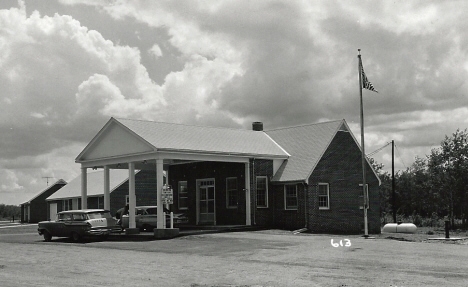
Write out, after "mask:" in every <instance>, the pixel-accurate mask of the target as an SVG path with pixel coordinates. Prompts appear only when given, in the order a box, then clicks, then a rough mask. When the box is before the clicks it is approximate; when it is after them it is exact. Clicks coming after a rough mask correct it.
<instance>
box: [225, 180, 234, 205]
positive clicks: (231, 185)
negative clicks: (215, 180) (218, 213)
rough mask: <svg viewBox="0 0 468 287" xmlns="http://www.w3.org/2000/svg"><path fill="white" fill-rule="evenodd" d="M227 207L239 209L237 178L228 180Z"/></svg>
mask: <svg viewBox="0 0 468 287" xmlns="http://www.w3.org/2000/svg"><path fill="white" fill-rule="evenodd" d="M226 207H227V208H237V177H228V178H226Z"/></svg>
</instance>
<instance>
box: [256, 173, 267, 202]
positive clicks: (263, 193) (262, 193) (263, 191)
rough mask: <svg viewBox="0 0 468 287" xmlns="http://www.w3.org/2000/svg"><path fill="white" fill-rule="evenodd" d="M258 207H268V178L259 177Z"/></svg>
mask: <svg viewBox="0 0 468 287" xmlns="http://www.w3.org/2000/svg"><path fill="white" fill-rule="evenodd" d="M256 179H257V180H256V181H257V207H268V183H267V177H266V176H257V178H256Z"/></svg>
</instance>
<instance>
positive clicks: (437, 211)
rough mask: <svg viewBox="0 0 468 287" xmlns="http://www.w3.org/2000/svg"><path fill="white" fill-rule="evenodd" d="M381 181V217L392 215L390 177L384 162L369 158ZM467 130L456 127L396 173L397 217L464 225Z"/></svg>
mask: <svg viewBox="0 0 468 287" xmlns="http://www.w3.org/2000/svg"><path fill="white" fill-rule="evenodd" d="M371 162H372V164H373V166H374V167H375V168H376V170H377V172H378V173H379V176H380V179H381V181H382V185H381V189H380V196H381V198H380V199H381V213H382V217H385V216H387V217H388V215H389V214H392V211H393V206H392V201H393V199H392V178H391V174H389V173H388V172H383V171H382V168H383V165H381V164H379V163H376V162H375V161H373V160H371ZM467 191H468V132H467V130H466V129H465V130H460V129H458V130H457V131H456V132H454V133H453V134H452V135H451V136H447V135H446V136H445V139H444V140H443V141H442V142H441V145H440V147H437V148H434V149H432V150H431V152H430V154H429V155H426V156H425V157H416V158H415V161H414V163H412V164H411V166H410V167H408V168H406V170H404V171H399V172H397V173H396V174H395V192H396V198H395V207H396V210H397V214H398V215H399V216H405V217H408V216H412V218H413V219H415V218H419V220H422V219H421V218H432V219H438V218H444V217H447V218H449V219H450V221H451V223H452V226H454V225H455V222H459V223H460V224H462V225H464V226H465V227H466V226H467V216H468V214H467V211H468V192H467Z"/></svg>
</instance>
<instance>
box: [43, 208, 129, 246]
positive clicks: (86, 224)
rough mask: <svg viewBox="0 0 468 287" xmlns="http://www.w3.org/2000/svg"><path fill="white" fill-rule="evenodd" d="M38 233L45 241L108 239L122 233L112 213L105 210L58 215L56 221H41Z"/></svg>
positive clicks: (71, 211) (77, 211)
mask: <svg viewBox="0 0 468 287" xmlns="http://www.w3.org/2000/svg"><path fill="white" fill-rule="evenodd" d="M37 231H38V233H39V235H42V236H44V240H45V241H50V240H52V237H53V236H57V237H70V238H72V239H73V240H74V241H80V240H81V239H82V238H83V237H93V236H98V237H101V238H107V236H108V235H109V234H110V233H112V232H121V231H122V228H121V227H120V226H119V225H117V220H115V219H114V218H113V217H112V216H111V214H110V211H108V210H104V209H82V210H68V211H62V212H59V213H57V216H56V219H55V220H54V221H41V222H39V223H38V228H37Z"/></svg>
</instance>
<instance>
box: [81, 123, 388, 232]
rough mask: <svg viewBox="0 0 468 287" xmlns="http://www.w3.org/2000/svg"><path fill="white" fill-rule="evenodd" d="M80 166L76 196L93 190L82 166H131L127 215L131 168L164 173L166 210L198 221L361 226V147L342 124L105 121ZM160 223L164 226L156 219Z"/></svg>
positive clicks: (373, 201)
mask: <svg viewBox="0 0 468 287" xmlns="http://www.w3.org/2000/svg"><path fill="white" fill-rule="evenodd" d="M76 162H77V163H80V164H81V168H82V176H81V182H82V184H81V197H82V198H86V197H87V196H91V195H90V193H89V192H88V189H89V185H90V183H89V181H88V179H87V177H86V176H87V169H88V168H93V169H98V168H103V169H104V175H103V181H104V182H105V181H106V180H105V178H108V177H109V176H108V175H107V176H106V174H113V173H115V172H118V171H119V170H120V169H125V170H127V169H128V170H129V173H128V174H129V175H130V176H129V186H128V195H129V202H130V211H131V210H132V207H133V208H134V207H135V205H136V203H137V202H141V199H139V195H138V194H136V193H135V187H134V185H135V184H132V182H133V183H134V182H135V181H136V180H135V178H134V177H133V176H131V174H132V172H131V171H132V170H145V171H148V172H150V173H151V174H155V175H156V179H159V178H161V180H155V182H156V185H155V187H156V188H155V191H154V193H155V194H156V202H157V204H162V196H161V195H162V188H163V186H162V184H163V180H162V178H163V173H166V174H167V176H168V178H167V180H168V181H167V182H168V183H169V184H170V185H171V186H172V188H173V191H174V193H173V198H174V200H173V204H172V205H171V210H172V211H175V212H180V211H183V212H185V213H186V214H187V215H188V216H189V221H190V223H191V224H194V225H203V224H208V225H225V224H229V225H231V224H241V225H259V226H266V227H274V228H283V229H289V230H294V229H301V228H307V229H308V230H310V231H312V232H332V233H355V234H357V233H362V232H363V230H364V219H363V218H364V215H363V214H364V211H363V205H364V204H363V203H364V197H363V192H362V190H363V189H362V166H361V149H360V146H359V144H358V142H357V141H356V139H355V137H354V136H353V134H352V133H351V131H350V129H349V127H348V125H347V123H346V121H345V120H338V121H330V122H325V123H317V124H309V125H301V126H296V127H288V128H280V129H272V130H263V124H261V123H254V125H253V130H237V129H226V128H213V127H201V126H190V125H180V124H170V123H159V122H151V121H140V120H128V119H114V118H111V119H110V120H109V122H108V123H107V124H106V125H105V126H104V127H103V128H102V129H101V131H100V132H99V133H98V134H97V135H96V136H95V137H94V138H93V140H92V141H91V142H90V143H89V144H88V145H87V146H86V147H85V149H84V150H83V151H82V152H81V153H80V155H79V156H78V157H77V158H76ZM366 165H367V166H366V169H367V171H368V172H367V177H366V185H367V186H368V200H367V202H368V203H369V205H368V210H367V211H368V227H369V232H370V233H379V232H380V219H379V214H380V212H379V208H380V204H379V185H380V180H379V178H378V177H377V175H376V173H375V171H374V170H373V168H372V166H371V165H370V164H369V162H367V163H366ZM103 186H108V184H107V185H106V184H105V183H104V184H103ZM132 186H133V187H132ZM101 188H102V185H101ZM106 200H108V201H109V202H111V201H112V197H111V196H108V199H106V188H104V202H106ZM158 212H159V210H158ZM158 218H163V217H162V216H161V217H159V214H158ZM130 220H132V219H130ZM158 224H161V225H158V228H162V220H161V223H159V222H158Z"/></svg>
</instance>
